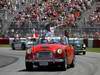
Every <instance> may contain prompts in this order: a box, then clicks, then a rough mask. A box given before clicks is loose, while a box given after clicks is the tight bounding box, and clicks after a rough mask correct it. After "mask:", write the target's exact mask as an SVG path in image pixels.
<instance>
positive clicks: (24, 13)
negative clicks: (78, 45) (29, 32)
mask: <svg viewBox="0 0 100 75" xmlns="http://www.w3.org/2000/svg"><path fill="white" fill-rule="evenodd" d="M91 4H92V0H36V1H35V2H34V3H29V4H27V5H26V4H24V3H21V5H22V6H24V9H22V10H21V11H19V12H17V15H15V21H16V23H17V24H18V25H20V24H23V22H24V23H25V22H27V21H30V22H34V21H37V22H55V23H56V24H57V25H64V26H68V27H72V26H75V22H76V20H77V19H79V18H80V16H81V14H82V12H84V11H85V10H87V9H88V8H90V7H91Z"/></svg>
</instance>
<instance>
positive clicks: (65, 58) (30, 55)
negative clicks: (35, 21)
mask: <svg viewBox="0 0 100 75" xmlns="http://www.w3.org/2000/svg"><path fill="white" fill-rule="evenodd" d="M34 40H35V39H34ZM36 42H37V41H36ZM34 43H35V42H34ZM74 59H75V53H74V48H73V46H71V45H69V44H68V42H66V43H65V40H61V38H59V37H56V38H54V37H53V38H49V40H48V39H41V40H39V41H38V43H35V44H34V45H33V46H32V47H31V48H30V49H27V50H26V55H25V66H26V70H32V69H34V68H35V67H45V66H48V67H60V68H62V69H63V70H66V68H71V67H74Z"/></svg>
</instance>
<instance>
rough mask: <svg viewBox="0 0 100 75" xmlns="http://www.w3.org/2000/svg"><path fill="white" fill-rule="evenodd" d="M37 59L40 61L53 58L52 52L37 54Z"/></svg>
mask: <svg viewBox="0 0 100 75" xmlns="http://www.w3.org/2000/svg"><path fill="white" fill-rule="evenodd" d="M37 58H38V59H46V58H52V52H49V51H43V52H39V53H37Z"/></svg>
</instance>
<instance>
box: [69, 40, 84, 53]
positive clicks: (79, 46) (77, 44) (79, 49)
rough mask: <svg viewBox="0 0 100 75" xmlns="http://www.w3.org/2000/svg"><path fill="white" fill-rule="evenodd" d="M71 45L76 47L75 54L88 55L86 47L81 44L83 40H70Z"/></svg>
mask: <svg viewBox="0 0 100 75" xmlns="http://www.w3.org/2000/svg"><path fill="white" fill-rule="evenodd" d="M69 43H70V44H72V45H73V46H74V49H75V54H76V55H79V54H81V53H82V54H83V55H85V54H86V45H85V44H84V43H82V42H81V40H79V39H75V38H74V39H69Z"/></svg>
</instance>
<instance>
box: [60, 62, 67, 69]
mask: <svg viewBox="0 0 100 75" xmlns="http://www.w3.org/2000/svg"><path fill="white" fill-rule="evenodd" d="M66 68H67V66H66V62H65V61H64V62H62V64H61V69H62V70H64V71H65V70H66Z"/></svg>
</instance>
